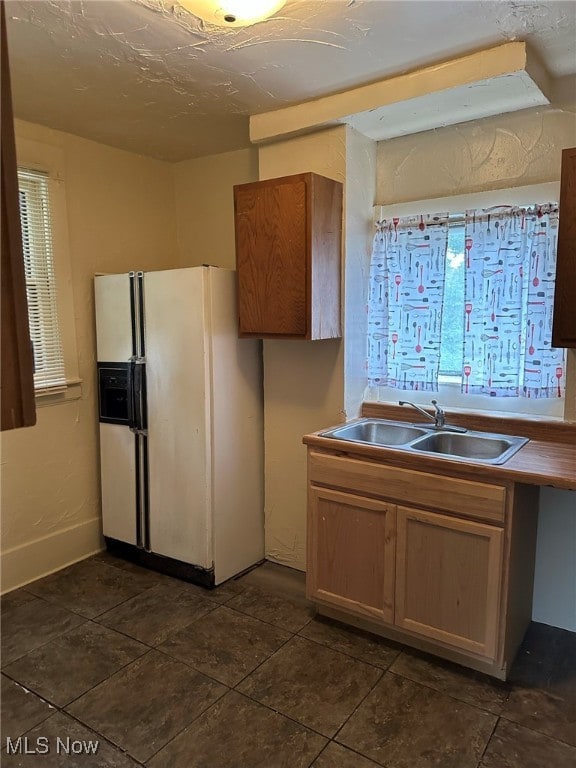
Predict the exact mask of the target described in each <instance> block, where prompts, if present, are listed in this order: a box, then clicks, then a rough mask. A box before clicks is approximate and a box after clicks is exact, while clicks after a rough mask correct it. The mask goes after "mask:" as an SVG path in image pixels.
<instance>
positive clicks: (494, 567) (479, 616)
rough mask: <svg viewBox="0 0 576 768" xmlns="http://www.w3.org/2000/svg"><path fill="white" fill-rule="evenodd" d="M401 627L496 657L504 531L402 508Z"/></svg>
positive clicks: (398, 602)
mask: <svg viewBox="0 0 576 768" xmlns="http://www.w3.org/2000/svg"><path fill="white" fill-rule="evenodd" d="M396 519H397V535H398V547H397V554H396V612H395V623H396V624H397V626H399V627H402V628H403V629H407V630H409V631H411V632H415V633H417V634H419V635H423V636H424V637H429V638H432V639H435V640H441V641H443V642H445V643H448V644H450V645H452V646H454V647H456V648H461V649H463V650H465V651H472V652H473V653H476V654H479V655H480V656H486V657H488V658H490V659H494V658H495V657H496V643H497V637H498V616H499V600H500V586H501V576H502V544H503V530H502V529H501V528H496V527H495V526H492V525H484V524H482V523H477V522H475V521H472V520H460V519H456V518H452V517H448V516H446V515H440V514H435V513H433V512H427V511H424V510H417V509H411V508H409V507H400V506H399V507H398V508H397V511H396Z"/></svg>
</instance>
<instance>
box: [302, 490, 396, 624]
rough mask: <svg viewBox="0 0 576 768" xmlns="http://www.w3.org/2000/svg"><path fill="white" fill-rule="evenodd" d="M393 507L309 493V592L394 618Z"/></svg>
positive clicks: (362, 611) (386, 618)
mask: <svg viewBox="0 0 576 768" xmlns="http://www.w3.org/2000/svg"><path fill="white" fill-rule="evenodd" d="M395 512H396V510H395V507H394V506H393V505H392V504H386V503H385V502H382V501H378V500H376V499H367V498H363V497H362V496H355V495H353V494H351V493H342V492H340V491H333V490H329V489H326V488H315V487H312V488H311V489H310V507H309V514H310V517H309V525H308V538H309V552H310V553H311V556H312V558H313V562H312V563H311V564H310V567H309V571H308V572H309V577H308V591H309V593H311V594H313V595H315V596H316V597H318V598H320V599H321V600H323V601H326V602H327V603H331V604H332V605H335V606H337V607H340V608H344V609H347V610H351V611H353V612H355V613H358V614H360V615H364V616H373V617H376V618H379V619H382V620H383V621H387V622H392V621H393V620H394V557H395V554H394V550H395V533H394V531H395V520H394V518H395Z"/></svg>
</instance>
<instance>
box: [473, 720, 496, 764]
mask: <svg viewBox="0 0 576 768" xmlns="http://www.w3.org/2000/svg"><path fill="white" fill-rule="evenodd" d="M499 722H500V716H498V717H497V718H496V722H495V723H494V727H493V728H492V731H491V732H490V736H488V738H487V739H486V744H484V749H483V750H482V754H481V755H480V758H479V760H478V762H477V763H476V768H482V762H483V760H484V755H485V754H486V752H487V751H488V747H489V746H490V742H491V741H492V737H493V736H494V734H495V733H496V728H497V727H498V723H499Z"/></svg>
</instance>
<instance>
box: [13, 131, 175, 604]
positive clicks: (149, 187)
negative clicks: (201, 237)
mask: <svg viewBox="0 0 576 768" xmlns="http://www.w3.org/2000/svg"><path fill="white" fill-rule="evenodd" d="M16 133H17V139H20V138H23V139H29V140H32V141H35V142H40V143H42V144H44V145H46V146H47V147H57V148H59V149H60V150H61V152H62V156H63V162H64V184H65V189H66V199H67V208H68V222H67V224H68V236H69V247H70V259H71V274H72V291H73V303H74V314H75V333H76V340H77V348H78V358H79V372H80V376H81V378H82V386H81V392H82V394H81V398H80V399H77V400H72V401H69V402H66V403H62V404H58V405H50V406H45V407H42V408H39V409H38V423H37V424H36V426H34V427H31V428H29V429H22V430H15V431H14V432H8V433H3V435H2V528H3V531H2V590H3V591H5V590H8V589H11V588H13V587H14V586H16V585H17V584H21V583H24V582H27V581H30V580H32V579H34V578H37V577H38V576H40V575H42V574H43V573H46V572H49V571H52V570H55V569H58V568H61V567H63V566H64V565H66V564H67V563H69V562H72V561H74V560H78V559H81V558H82V557H85V556H86V555H87V554H89V553H90V552H93V551H95V550H97V549H99V548H100V542H101V539H100V528H101V526H100V501H99V487H98V465H99V462H98V441H97V392H96V388H95V339H94V317H93V312H94V306H93V285H92V277H93V275H94V273H95V272H123V271H127V270H130V269H137V268H139V269H159V268H163V267H175V266H177V264H178V262H177V258H176V224H175V213H174V192H173V180H172V169H171V166H170V165H168V164H166V163H162V162H159V161H156V160H150V159H147V158H143V157H140V156H138V155H134V154H131V153H128V152H123V151H121V150H117V149H112V148H110V147H106V146H103V145H100V144H96V143H95V142H92V141H87V140H85V139H81V138H78V137H76V136H72V135H69V134H65V133H60V132H58V131H53V130H49V129H46V128H43V127H41V126H37V125H32V124H30V123H24V122H20V121H18V122H17V124H16ZM33 473H34V474H33Z"/></svg>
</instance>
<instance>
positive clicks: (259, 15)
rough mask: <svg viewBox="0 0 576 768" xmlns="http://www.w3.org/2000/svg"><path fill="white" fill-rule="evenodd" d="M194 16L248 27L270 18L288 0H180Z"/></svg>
mask: <svg viewBox="0 0 576 768" xmlns="http://www.w3.org/2000/svg"><path fill="white" fill-rule="evenodd" d="M178 2H179V4H180V5H181V6H182V7H183V8H185V9H186V10H187V11H190V13H193V14H194V16H198V18H200V19H203V20H204V21H207V22H209V23H210V24H217V25H218V26H220V27H247V26H249V25H250V24H256V23H257V22H259V21H264V19H267V18H269V17H270V16H272V15H273V14H275V13H276V12H277V11H279V10H280V8H282V6H283V5H284V4H285V2H286V0H178Z"/></svg>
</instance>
